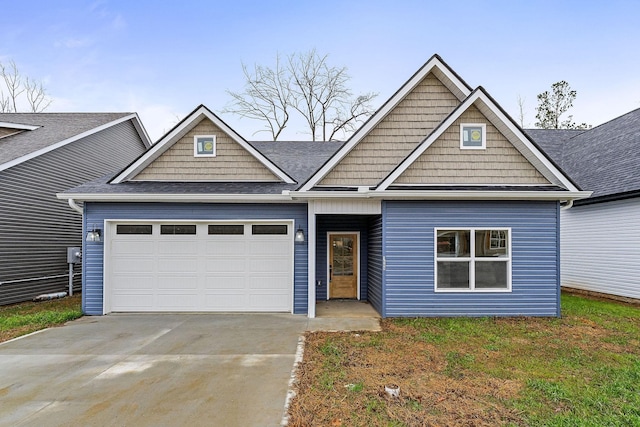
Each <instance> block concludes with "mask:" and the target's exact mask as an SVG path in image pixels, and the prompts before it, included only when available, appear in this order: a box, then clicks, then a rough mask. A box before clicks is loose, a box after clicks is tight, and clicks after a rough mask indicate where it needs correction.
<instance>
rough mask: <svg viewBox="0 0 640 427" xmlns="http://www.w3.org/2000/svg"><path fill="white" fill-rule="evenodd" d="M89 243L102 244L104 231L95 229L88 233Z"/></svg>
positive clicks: (87, 239)
mask: <svg viewBox="0 0 640 427" xmlns="http://www.w3.org/2000/svg"><path fill="white" fill-rule="evenodd" d="M86 241H87V242H102V230H100V229H99V228H95V227H93V230H91V231H87V238H86Z"/></svg>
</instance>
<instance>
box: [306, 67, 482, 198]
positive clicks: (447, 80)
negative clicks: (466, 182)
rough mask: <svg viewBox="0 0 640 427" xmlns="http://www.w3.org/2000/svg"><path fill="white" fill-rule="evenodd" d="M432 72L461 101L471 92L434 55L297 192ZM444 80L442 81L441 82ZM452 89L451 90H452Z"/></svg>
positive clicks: (312, 182)
mask: <svg viewBox="0 0 640 427" xmlns="http://www.w3.org/2000/svg"><path fill="white" fill-rule="evenodd" d="M430 72H433V73H434V75H435V76H436V77H437V78H438V79H439V80H441V81H442V83H443V84H444V85H445V86H446V87H447V88H448V89H449V90H451V91H452V92H453V93H454V95H455V96H456V97H457V98H458V99H459V100H460V101H462V100H463V99H465V98H466V97H468V96H469V94H470V93H471V90H470V89H469V88H468V87H467V85H466V84H465V83H464V82H463V81H462V80H461V79H460V78H459V77H458V76H457V75H456V74H455V73H454V72H453V71H452V70H451V69H450V68H449V67H448V66H447V65H446V64H445V63H444V61H442V60H441V59H440V57H439V56H438V55H434V56H432V57H431V59H429V60H428V61H427V62H426V63H425V64H424V65H423V66H422V68H420V69H419V70H418V71H417V72H416V73H415V74H414V75H413V76H412V77H411V78H410V79H409V80H408V81H407V82H406V83H405V84H404V85H403V86H402V87H401V88H400V89H399V90H398V91H397V92H396V93H395V94H394V95H393V96H392V97H391V98H389V100H388V101H387V102H385V103H384V104H383V105H382V107H380V109H379V110H378V111H376V112H375V113H374V115H373V116H371V118H370V119H369V120H368V121H367V122H366V123H365V124H364V125H362V127H360V129H358V130H357V131H356V132H355V133H354V134H353V135H352V136H351V138H349V140H348V141H347V143H346V144H344V145H343V146H342V148H340V149H339V150H338V151H337V152H336V153H335V154H334V155H333V156H332V157H331V158H330V159H329V160H328V161H327V163H325V164H324V166H322V167H321V168H320V169H319V170H318V171H316V172H315V173H314V174H313V175H312V176H311V178H309V179H308V180H307V182H306V183H305V184H304V185H303V186H302V187H301V188H300V190H299V191H309V190H310V189H312V188H313V187H314V186H316V185H317V184H318V183H319V182H320V181H321V180H322V179H323V178H324V177H325V176H326V175H327V174H328V173H329V172H330V171H331V170H332V169H333V168H334V167H335V166H336V165H337V164H338V163H340V161H341V160H342V159H343V158H344V157H346V155H347V154H349V152H350V151H351V150H352V149H353V148H354V147H355V146H356V145H358V144H359V143H360V141H362V139H363V138H364V137H365V136H367V135H368V134H369V132H370V131H371V130H372V129H373V128H375V127H376V126H377V125H378V124H379V123H380V122H381V121H382V120H383V119H384V118H385V117H386V116H387V115H388V114H389V113H390V112H391V111H392V110H393V109H394V108H395V107H396V106H397V105H398V104H399V103H400V102H401V101H402V100H403V99H404V98H405V97H406V96H407V95H408V94H409V93H410V92H411V91H412V90H413V89H414V88H415V87H416V86H417V85H418V84H419V83H420V82H421V81H422V80H424V78H425V77H426V76H427V74H429V73H430ZM443 80H444V81H443ZM452 89H453V90H452Z"/></svg>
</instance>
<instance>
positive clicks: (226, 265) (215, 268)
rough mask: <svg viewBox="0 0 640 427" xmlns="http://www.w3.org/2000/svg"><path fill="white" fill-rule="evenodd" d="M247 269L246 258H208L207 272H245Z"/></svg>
mask: <svg viewBox="0 0 640 427" xmlns="http://www.w3.org/2000/svg"><path fill="white" fill-rule="evenodd" d="M245 269H246V258H245V257H242V258H238V257H216V258H209V257H208V258H206V267H205V271H206V272H207V273H213V272H243V271H245Z"/></svg>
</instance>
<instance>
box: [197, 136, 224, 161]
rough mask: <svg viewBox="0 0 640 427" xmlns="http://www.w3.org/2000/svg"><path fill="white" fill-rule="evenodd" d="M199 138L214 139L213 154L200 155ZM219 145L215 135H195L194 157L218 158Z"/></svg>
mask: <svg viewBox="0 0 640 427" xmlns="http://www.w3.org/2000/svg"><path fill="white" fill-rule="evenodd" d="M198 138H213V154H198ZM217 149H218V144H217V141H216V136H215V135H194V137H193V156H194V157H216V151H217Z"/></svg>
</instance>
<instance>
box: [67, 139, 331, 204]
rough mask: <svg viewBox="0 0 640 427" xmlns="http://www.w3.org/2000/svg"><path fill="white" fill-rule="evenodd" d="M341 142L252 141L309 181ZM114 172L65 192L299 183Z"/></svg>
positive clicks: (241, 190)
mask: <svg viewBox="0 0 640 427" xmlns="http://www.w3.org/2000/svg"><path fill="white" fill-rule="evenodd" d="M342 144H343V143H342V142H318V141H315V142H311V141H304V142H297V141H270V142H264V141H263V142H252V143H251V145H252V146H253V147H254V148H255V149H256V150H258V151H259V152H260V153H262V154H263V155H264V156H265V157H267V158H268V159H269V160H271V161H272V162H274V163H275V164H277V165H278V166H279V167H280V168H281V169H283V170H284V171H285V172H286V173H287V174H289V175H290V176H291V177H293V178H295V179H296V180H297V181H298V182H304V181H306V180H307V179H308V178H309V176H311V174H312V173H313V172H315V171H316V170H317V169H318V168H319V167H320V166H322V165H323V164H324V162H326V161H327V160H328V159H329V158H330V157H331V156H332V155H333V154H334V153H335V152H336V151H337V150H338V149H339V148H340V147H341V146H342ZM112 178H113V175H110V176H105V177H102V178H99V179H96V180H94V181H90V182H87V183H85V184H82V185H80V186H78V187H75V188H71V189H69V190H67V191H65V193H72V194H73V193H95V194H116V193H118V194H123V193H124V194H143V193H157V194H180V193H186V194H281V193H282V191H283V190H295V189H296V188H297V187H298V186H299V184H295V183H293V184H291V183H289V184H287V183H283V182H153V181H124V182H121V183H118V184H110V183H109V182H110V181H111V180H112Z"/></svg>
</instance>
